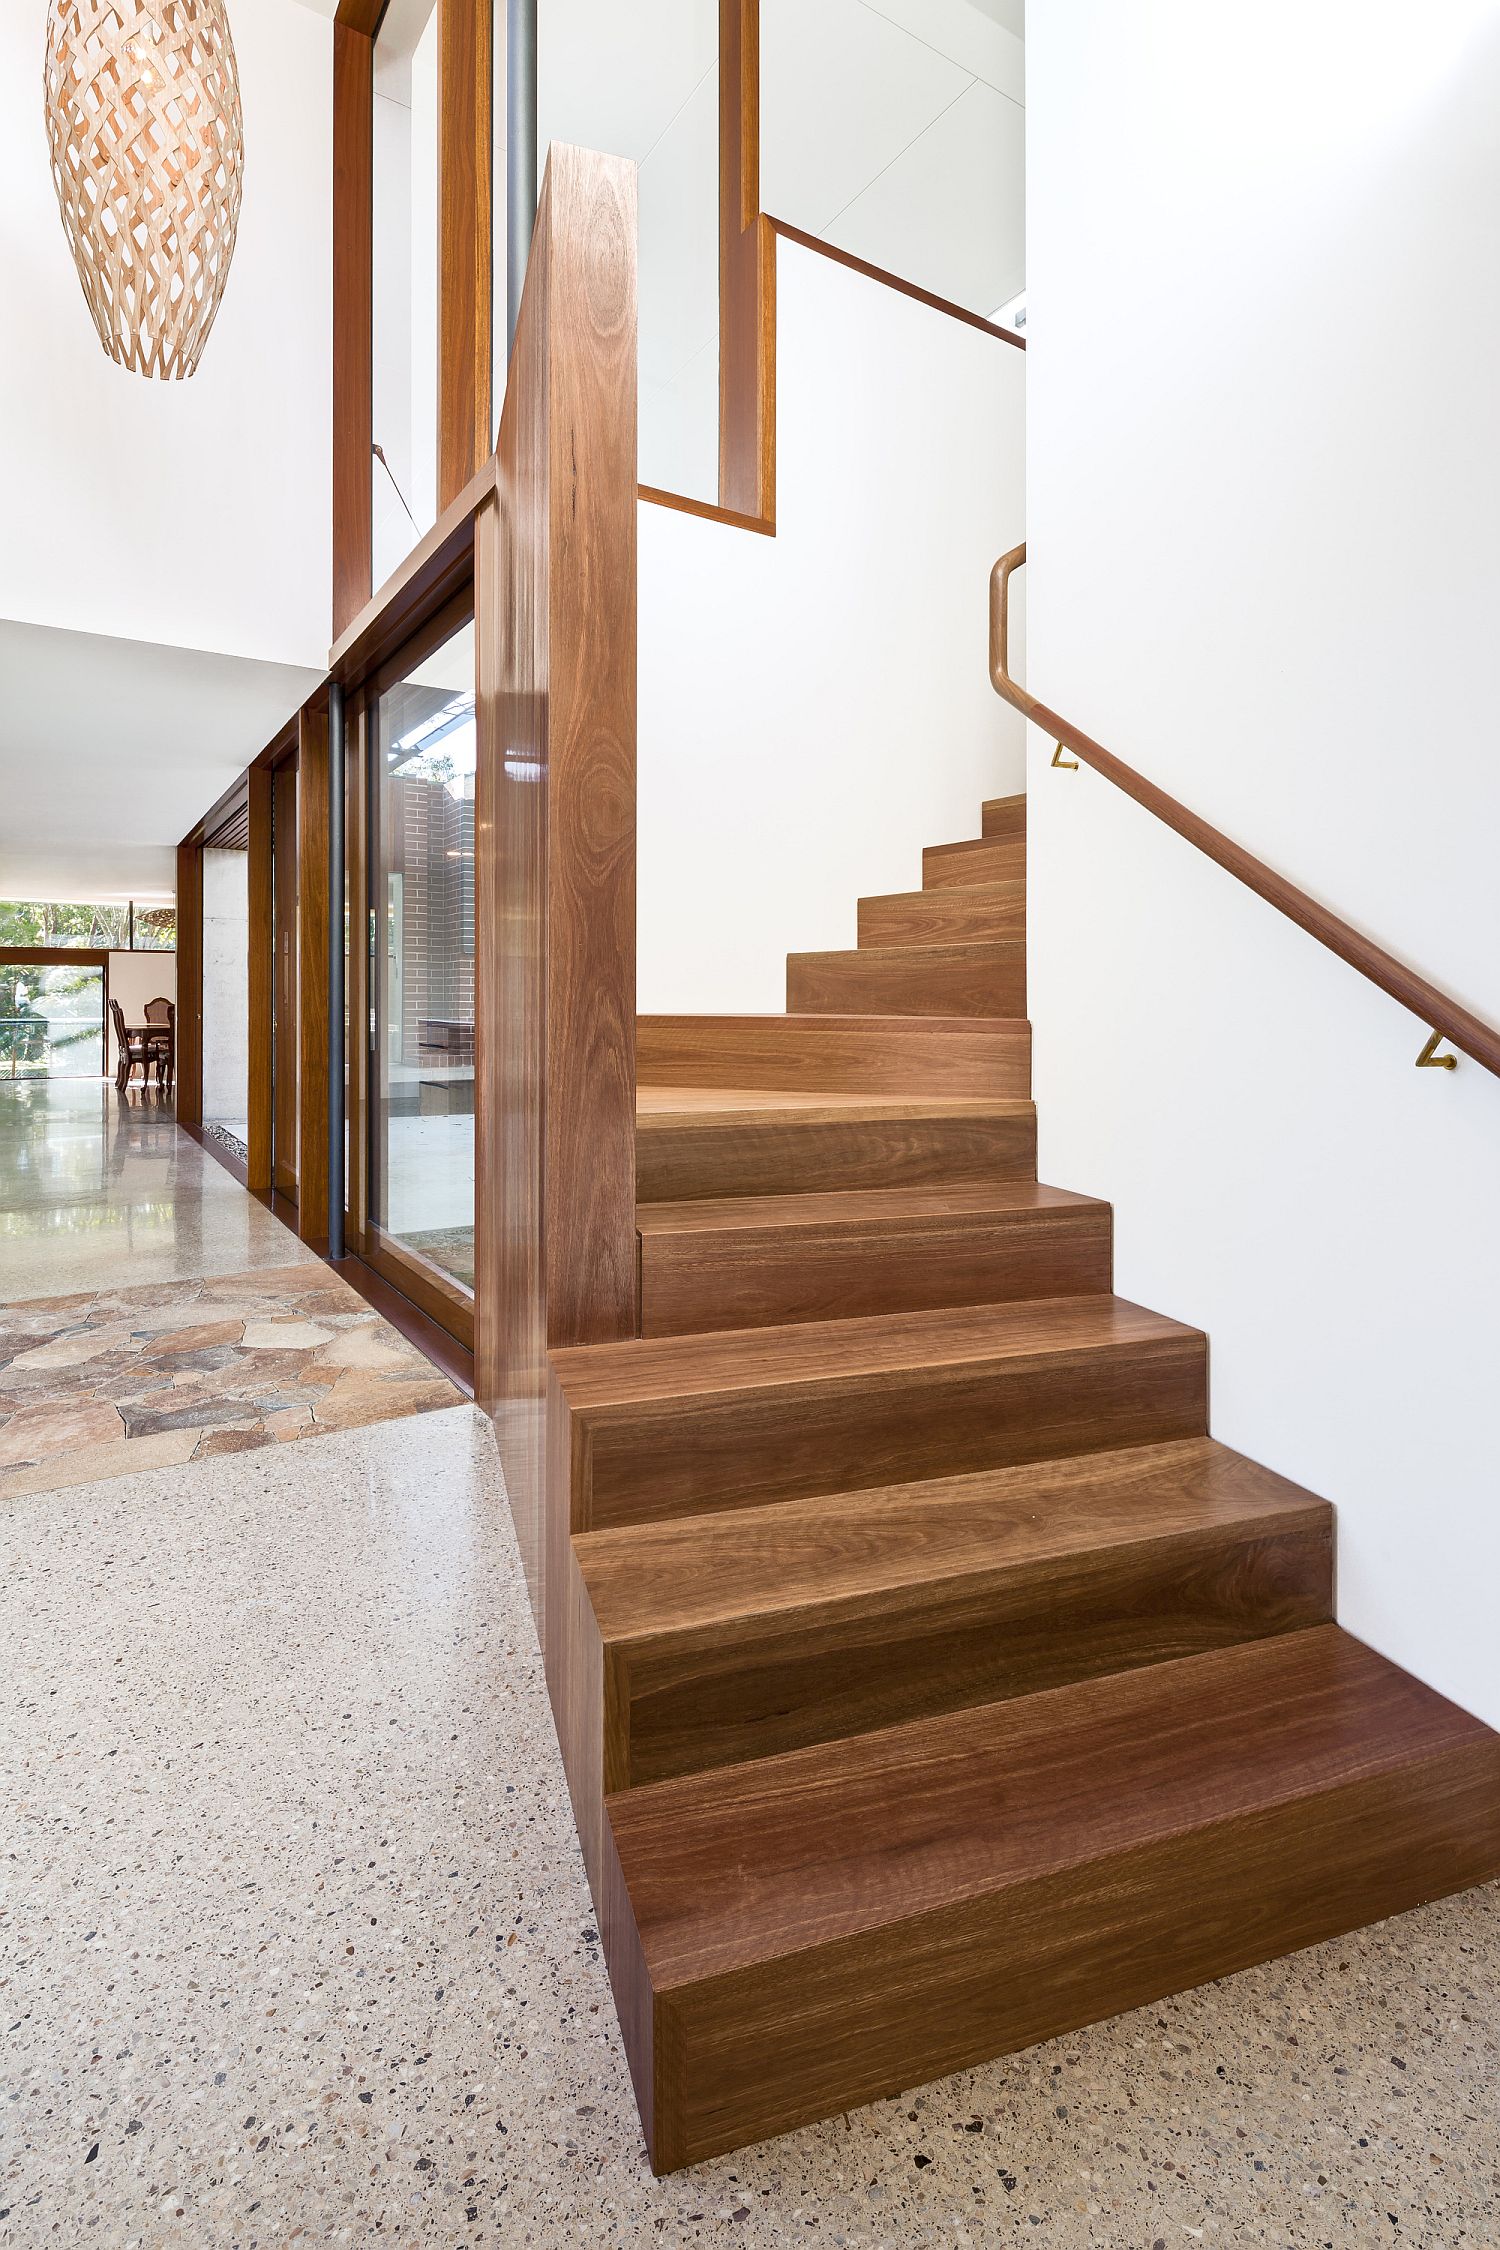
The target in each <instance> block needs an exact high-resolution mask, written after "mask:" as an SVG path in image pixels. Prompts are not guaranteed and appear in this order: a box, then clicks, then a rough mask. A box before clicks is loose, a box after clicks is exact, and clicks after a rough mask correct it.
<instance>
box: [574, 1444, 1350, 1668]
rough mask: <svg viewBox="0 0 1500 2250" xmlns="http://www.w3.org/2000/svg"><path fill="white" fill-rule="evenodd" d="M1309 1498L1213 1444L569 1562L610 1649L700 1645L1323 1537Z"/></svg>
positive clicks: (631, 1533) (604, 1548)
mask: <svg viewBox="0 0 1500 2250" xmlns="http://www.w3.org/2000/svg"><path fill="white" fill-rule="evenodd" d="M1331 1519H1332V1510H1331V1509H1330V1507H1329V1505H1328V1503H1327V1501H1326V1500H1319V1499H1316V1498H1315V1497H1314V1495H1313V1494H1312V1493H1310V1492H1305V1491H1304V1490H1303V1489H1302V1487H1301V1486H1300V1485H1295V1484H1292V1483H1290V1482H1289V1481H1288V1480H1287V1479H1286V1478H1285V1477H1280V1476H1278V1475H1276V1473H1275V1472H1274V1470H1271V1469H1263V1468H1261V1467H1260V1466H1259V1465H1258V1464H1257V1463H1255V1462H1253V1461H1249V1460H1247V1459H1246V1458H1245V1457H1244V1456H1243V1455H1242V1454H1238V1453H1233V1452H1231V1451H1230V1449H1229V1448H1228V1447H1227V1446H1223V1445H1220V1444H1218V1443H1217V1442H1216V1441H1215V1440H1214V1439H1212V1438H1185V1439H1182V1440H1181V1441H1179V1442H1178V1443H1176V1444H1168V1445H1143V1446H1131V1447H1129V1448H1126V1449H1124V1450H1122V1451H1120V1452H1117V1453H1086V1454H1078V1455H1074V1456H1072V1457H1071V1458H1069V1459H1066V1460H1062V1461H1038V1462H1025V1463H1023V1464H1021V1465H1020V1466H1019V1467H1016V1468H1007V1469H985V1470H979V1471H977V1472H975V1473H973V1474H971V1475H968V1476H959V1477H940V1478H934V1479H932V1480H930V1481H928V1482H926V1483H923V1484H906V1485H887V1486H884V1487H882V1488H880V1489H878V1490H876V1491H861V1492H836V1493H824V1494H819V1495H818V1496H817V1497H816V1498H814V1499H811V1500H786V1501H781V1502H778V1503H776V1504H775V1505H773V1506H771V1507H765V1508H742V1509H737V1510H731V1511H729V1512H726V1513H724V1514H719V1515H712V1516H680V1517H677V1518H675V1519H673V1520H670V1521H667V1522H659V1523H646V1524H635V1525H631V1526H629V1527H627V1528H625V1529H622V1530H616V1531H593V1532H581V1533H578V1534H577V1535H576V1536H575V1538H574V1548H575V1551H576V1553H577V1555H578V1560H579V1564H580V1567H581V1568H582V1571H583V1575H584V1581H585V1583H586V1585H587V1587H588V1590H589V1597H590V1600H591V1601H592V1603H593V1606H594V1614H595V1616H596V1617H597V1618H598V1621H599V1629H600V1632H601V1634H602V1635H603V1638H604V1639H605V1641H606V1642H608V1643H617V1642H623V1641H628V1640H631V1639H639V1638H647V1637H649V1638H657V1637H660V1636H663V1635H667V1634H682V1633H700V1632H702V1631H704V1630H705V1629H709V1628H719V1627H722V1626H724V1625H727V1624H729V1623H731V1622H732V1621H734V1620H736V1619H740V1618H744V1617H748V1616H751V1615H756V1614H760V1615H768V1614H785V1615H787V1617H788V1619H789V1621H791V1619H792V1617H793V1616H794V1613H796V1612H797V1611H799V1610H817V1609H821V1608H823V1607H826V1606H827V1605H828V1604H830V1603H834V1602H840V1603H847V1602H850V1601H854V1600H859V1599H861V1598H863V1599H865V1600H866V1601H867V1602H868V1603H869V1604H870V1605H871V1606H872V1607H885V1606H888V1603H887V1602H886V1601H885V1599H884V1597H888V1596H890V1595H892V1594H897V1593H900V1594H903V1595H908V1594H910V1593H911V1592H912V1591H913V1589H914V1587H916V1586H917V1585H919V1584H921V1585H926V1586H931V1585H934V1584H936V1583H937V1582H938V1581H940V1580H943V1579H948V1578H954V1577H958V1576H973V1575H975V1574H980V1573H982V1574H987V1575H992V1574H998V1573H1003V1572H1008V1571H1016V1570H1019V1569H1025V1568H1031V1567H1034V1566H1036V1565H1039V1564H1057V1563H1061V1562H1064V1561H1065V1560H1066V1559H1067V1558H1069V1557H1074V1556H1079V1555H1084V1554H1092V1553H1094V1552H1096V1551H1097V1550H1098V1549H1100V1548H1103V1547H1109V1548H1123V1547H1126V1546H1136V1545H1140V1544H1142V1543H1144V1542H1152V1541H1160V1540H1168V1539H1174V1538H1177V1537H1180V1536H1182V1535H1183V1534H1185V1533H1191V1532H1196V1531H1203V1530H1216V1529H1220V1528H1223V1527H1225V1526H1230V1525H1237V1524H1245V1523H1248V1522H1252V1521H1254V1522H1257V1523H1261V1524H1269V1523H1271V1522H1272V1521H1283V1522H1305V1523H1309V1524H1316V1525H1318V1526H1320V1527H1326V1526H1328V1525H1329V1524H1330V1523H1331Z"/></svg>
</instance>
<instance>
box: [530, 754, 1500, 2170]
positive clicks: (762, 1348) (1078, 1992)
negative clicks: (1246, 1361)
mask: <svg viewBox="0 0 1500 2250" xmlns="http://www.w3.org/2000/svg"><path fill="white" fill-rule="evenodd" d="M1025 850H1026V845H1025V800H1024V799H1022V798H1011V799H1006V800H1002V801H1001V802H999V803H996V804H992V805H988V806H986V807H985V811H984V833H983V836H982V838H980V839H978V840H975V841H973V842H970V843H960V844H950V845H944V846H940V847H938V848H936V849H934V850H930V851H928V852H926V853H925V854H924V856H923V889H922V890H921V891H920V892H916V893H912V894H909V895H903V896H897V897H886V898H872V899H866V900H863V901H861V903H860V909H859V940H860V942H859V946H858V948H857V949H856V950H855V951H854V952H851V953H825V954H814V955H794V956H793V957H792V959H791V961H790V962H789V965H788V980H787V991H788V1010H789V1012H788V1013H787V1014H786V1015H785V1016H780V1017H749V1018H743V1017H698V1018H678V1017H668V1018H661V1017H656V1018H646V1019H643V1020H642V1022H641V1024H640V1026H639V1040H638V1071H639V1078H640V1108H639V1128H638V1143H637V1146H638V1192H639V1195H640V1198H641V1202H640V1210H639V1235H640V1340H639V1341H636V1342H626V1343H618V1344H607V1345H600V1346H594V1347H590V1348H578V1349H571V1350H562V1351H556V1352H554V1353H553V1354H552V1355H551V1374H550V1395H549V1405H548V1414H549V1422H550V1428H551V1431H552V1433H553V1438H554V1439H555V1444H553V1445H552V1447H551V1449H550V1450H551V1451H552V1452H553V1453H554V1454H555V1457H556V1459H557V1461H558V1462H559V1463H561V1464H563V1465H564V1466H563V1467H562V1468H561V1469H560V1470H559V1471H558V1472H556V1473H558V1474H561V1475H563V1476H565V1478H566V1483H567V1490H566V1492H565V1493H561V1494H559V1496H558V1501H557V1504H556V1505H551V1506H550V1513H549V1523H550V1524H551V1526H552V1529H551V1531H550V1534H549V1536H550V1538H551V1542H552V1551H551V1554H550V1557H549V1561H548V1582H549V1587H550V1591H549V1594H548V1597H547V1598H548V1616H549V1621H550V1624H549V1632H548V1635H547V1651H548V1676H549V1684H550V1686H551V1690H552V1695H553V1701H554V1707H555V1709H556V1711H557V1713H558V1722H559V1733H560V1736H561V1738H562V1742H563V1749H564V1756H565V1761H566V1764H567V1768H568V1774H569V1783H570V1788H571V1790H572V1793H573V1801H574V1806H575V1810H576V1813H577V1817H578V1822H579V1829H580V1833H581V1836H582V1839H583V1843H584V1850H585V1856H586V1859H587V1862H588V1867H589V1874H590V1878H591V1881H592V1883H593V1886H594V1895H595V1899H596V1903H597V1904H598V1908H599V1913H600V1918H601V1928H602V1931H603V1936H604V1943H605V1949H606V1954H607V1958H608V1961H609V1967H610V1974H611V1977H612V1980H613V1984H614V1990H615V1994H616V1999H617V2002H618V2006H619V2012H620V2020H621V2025H622V2029H623V2032H624V2037H625V2043H626V2047H627V2051H628V2053H629V2056H630V2064H631V2069H632V2073H633V2075H634V2080H635V2086H636V2091H637V2095H638V2098H639V2101H640V2106H641V2114H642V2118H643V2121H644V2124H645V2128H646V2135H647V2140H648V2144H649V2148H650V2153H651V2160H652V2163H653V2165H654V2167H655V2168H656V2169H657V2170H658V2171H666V2170H670V2169H673V2168H675V2167H677V2166H679V2165H682V2164H686V2163H691V2162H693V2161H694V2160H696V2159H698V2158H701V2157H706V2156H709V2155H712V2154H714V2153H716V2152H719V2151H723V2150H726V2149H730V2148H733V2147H735V2146H737V2145H740V2144H742V2143H744V2142H746V2141H750V2140H755V2139H758V2138H761V2137H763V2136H765V2135H767V2134H771V2133H776V2132H780V2131H784V2130H785V2129H787V2128H788V2127H790V2126H793V2125H796V2124H799V2123H802V2122H805V2121H807V2120H809V2119H812V2118H816V2117H820V2116H824V2115H828V2114H830V2113H833V2112H836V2111H838V2110H841V2109H845V2108H848V2107H849V2106H851V2105H852V2104H854V2103H858V2102H863V2101H867V2100H871V2099H873V2098H875V2097H877V2096H880V2095H885V2094H890V2093H894V2092H897V2091H899V2090H901V2089H902V2088H904V2087H906V2086H909V2085H912V2084H914V2083H916V2082H919V2081H921V2080H923V2079H925V2078H930V2077H933V2076H936V2075H939V2074H941V2073H944V2072H947V2071H951V2070H954V2069H958V2068H962V2067H964V2066H967V2065H971V2064H973V2063H976V2062H978V2061H980V2060H982V2059H984V2058H985V2057H987V2056H991V2055H994V2054H997V2053H1000V2052H1004V2051H1005V2050H1007V2049H1010V2048H1014V2047H1018V2046H1023V2045H1026V2044H1028V2043H1030V2042H1032V2041H1034V2040H1037V2039H1041V2038H1044V2037H1047V2036H1049V2035H1052V2034H1055V2033H1058V2032H1061V2031H1065V2030H1067V2029H1070V2028H1073V2027H1075V2026H1077V2025H1080V2024H1083V2023H1086V2022H1089V2021H1091V2020H1094V2019H1096V2018H1098V2017H1101V2016H1105V2015H1110V2014H1113V2013H1116V2012H1118V2011H1119V2010H1121V2009H1125V2008H1131V2007H1135V2006H1137V2005H1139V2004H1141V2003H1143V2002H1146V2001H1149V2000H1152V1999H1155V1998H1159V1997H1160V1996H1162V1995H1163V1994H1165V1993H1167V1992H1170V1991H1174V1990H1177V1989H1180V1988H1181V1987H1183V1986H1186V1985H1190V1984H1194V1983H1197V1982H1201V1981H1202V1980H1204V1979H1206V1978H1210V1977H1217V1976H1222V1975H1225V1974H1227V1973H1228V1972H1230V1971H1232V1970H1235V1969H1239V1968H1243V1967H1246V1966H1248V1965H1249V1964H1250V1963H1252V1962H1255V1961H1258V1960H1263V1959H1266V1958H1268V1957H1270V1956H1273V1955H1275V1954H1278V1953H1281V1952H1284V1951H1286V1950H1288V1949H1290V1948H1293V1947H1297V1946H1302V1945H1307V1944H1310V1943H1312V1942H1313V1941H1315V1940H1317V1939H1320V1938H1324V1937H1328V1936H1331V1935H1333V1934H1335V1933H1337V1932H1339V1931H1342V1930H1345V1929H1348V1928H1350V1927H1352V1926H1354V1925H1356V1924H1359V1923H1361V1922H1364V1921H1367V1920H1370V1919H1373V1918H1376V1917H1378V1916H1382V1915H1385V1914H1390V1913H1393V1912H1396V1911H1398V1910H1401V1909H1403V1908H1405V1907H1408V1906H1413V1905H1416V1904H1417V1903H1419V1902H1420V1901H1422V1900H1425V1899H1430V1898H1432V1897H1435V1896H1438V1895H1441V1894H1443V1893H1445V1892H1448V1891H1452V1890H1455V1889H1460V1888H1463V1887H1464V1886H1466V1885H1468V1884H1471V1883H1474V1882H1478V1881H1480V1880H1483V1879H1485V1878H1486V1877H1488V1876H1491V1875H1493V1874H1494V1873H1495V1872H1496V1871H1497V1870H1500V1738H1497V1737H1496V1736H1495V1735H1494V1734H1492V1733H1491V1732H1490V1731H1489V1730H1488V1729H1487V1728H1485V1727H1484V1726H1482V1725H1481V1724H1480V1723H1479V1722H1478V1721H1477V1720H1475V1719H1473V1718H1470V1717H1469V1716H1468V1715H1466V1714H1465V1713H1464V1712H1462V1711H1460V1710H1458V1709H1457V1708H1456V1707H1455V1706H1454V1705H1452V1704H1450V1703H1448V1702H1446V1701H1444V1699H1443V1698H1442V1697H1440V1696H1438V1695H1436V1694H1434V1693H1433V1692H1432V1691H1431V1690H1430V1689H1428V1688H1426V1687H1423V1686H1422V1685H1420V1684H1419V1683H1418V1682H1417V1681H1415V1680H1413V1679H1411V1678H1410V1677H1409V1676H1408V1675H1406V1674H1405V1673H1403V1672H1401V1671H1399V1670H1398V1669H1397V1668H1396V1667H1395V1666H1393V1665H1391V1664H1389V1663H1387V1662H1386V1661H1385V1660H1383V1659H1382V1658H1381V1657H1379V1656H1377V1655H1375V1654H1374V1653H1373V1652H1372V1651H1371V1650H1369V1649H1367V1648H1365V1647H1363V1646H1361V1645H1360V1644H1359V1643H1358V1642H1356V1641H1354V1640H1352V1639H1351V1638H1350V1637H1349V1636H1348V1635H1347V1634H1345V1633H1343V1632H1341V1631H1340V1630H1339V1628H1338V1627H1337V1626H1336V1625H1335V1624H1334V1623H1333V1622H1332V1617H1333V1599H1332V1597H1333V1523H1332V1513H1331V1510H1330V1509H1329V1508H1328V1506H1327V1505H1326V1503H1324V1502H1323V1501H1320V1500H1318V1499H1315V1498H1314V1497H1312V1496H1311V1495H1310V1494H1308V1493H1306V1492H1303V1491H1301V1490H1299V1489H1298V1488H1297V1487H1296V1486H1294V1485H1291V1484H1289V1483H1287V1482H1286V1480H1285V1479H1284V1478H1281V1477H1278V1476H1275V1475H1273V1474H1272V1473H1271V1472H1270V1471H1269V1470H1266V1469H1262V1468H1259V1467H1257V1466H1256V1465H1255V1464H1254V1463H1252V1462H1250V1461H1247V1460H1245V1459H1243V1458H1242V1457H1240V1456H1239V1455H1237V1454H1235V1453H1233V1452H1231V1451H1229V1450H1228V1449H1227V1448H1226V1447H1224V1446H1221V1445H1218V1444H1216V1443H1215V1442H1214V1441H1213V1440H1212V1439H1211V1438H1210V1437H1209V1436H1208V1364H1207V1346H1206V1341H1205V1339H1204V1338H1203V1336H1202V1335H1201V1334H1199V1333H1197V1332H1196V1331H1194V1330H1193V1329H1191V1328H1185V1327H1182V1326H1180V1325H1179V1324H1178V1323H1177V1322H1175V1321H1172V1320H1169V1319H1165V1318H1163V1317H1161V1316H1160V1315H1158V1314H1156V1313H1153V1312H1148V1311H1146V1310H1144V1309H1142V1308H1141V1307H1139V1306H1136V1305H1132V1304H1128V1303H1126V1302H1124V1301H1123V1300H1121V1299H1119V1298H1117V1297H1115V1296H1113V1295H1112V1294H1111V1293H1110V1279H1111V1242H1110V1213H1109V1210H1108V1208H1107V1207H1106V1206H1105V1205H1103V1204H1100V1203H1098V1202H1095V1201H1094V1200H1092V1199H1091V1198H1089V1197H1087V1196H1082V1195H1075V1194H1070V1193H1068V1192H1066V1191H1065V1190H1062V1189H1058V1188H1051V1187H1046V1186H1042V1185H1039V1184H1038V1183H1037V1181H1036V1177H1035V1120H1034V1113H1033V1111H1032V1108H1031V1102H1030V1057H1029V1027H1028V1025H1027V1023H1026V1022H1025V1020H1024V1016H1025V992H1024V902H1025V892H1024V882H1025Z"/></svg>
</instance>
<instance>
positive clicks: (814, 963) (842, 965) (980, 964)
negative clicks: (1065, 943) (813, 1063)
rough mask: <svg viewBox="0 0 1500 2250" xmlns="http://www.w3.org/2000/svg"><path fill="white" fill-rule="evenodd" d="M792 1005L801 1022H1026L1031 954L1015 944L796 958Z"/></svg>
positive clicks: (792, 958)
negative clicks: (847, 1018) (882, 1018)
mask: <svg viewBox="0 0 1500 2250" xmlns="http://www.w3.org/2000/svg"><path fill="white" fill-rule="evenodd" d="M786 1004H787V1008H788V1010H789V1011H790V1012H791V1013H793V1014H796V1015H807V1014H816V1015H853V1014H860V1015H872V1016H879V1015H889V1016H971V1017H974V1016H977V1017H980V1018H985V1017H996V1016H1010V1017H1018V1016H1024V1015H1025V1013H1026V949H1025V947H1024V945H1022V944H1019V943H1017V942H1015V941H1013V940H1007V941H1002V942H1001V943H999V944H994V945H983V946H970V947H963V946H958V947H950V946H943V947H914V946H901V947H898V948H897V949H896V950H895V952H894V954H889V953H886V954H882V953H792V954H789V955H788V956H787V964H786Z"/></svg>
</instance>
